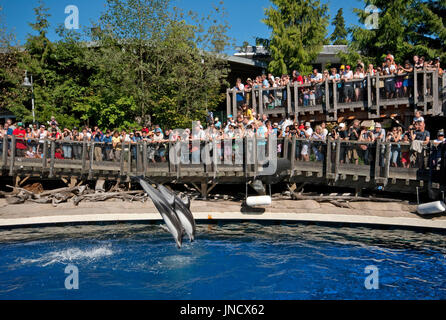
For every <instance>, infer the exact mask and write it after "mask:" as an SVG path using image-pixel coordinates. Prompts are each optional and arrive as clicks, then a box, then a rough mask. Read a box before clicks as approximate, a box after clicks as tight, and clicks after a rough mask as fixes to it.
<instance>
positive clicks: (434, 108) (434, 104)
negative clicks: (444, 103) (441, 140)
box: [432, 70, 441, 116]
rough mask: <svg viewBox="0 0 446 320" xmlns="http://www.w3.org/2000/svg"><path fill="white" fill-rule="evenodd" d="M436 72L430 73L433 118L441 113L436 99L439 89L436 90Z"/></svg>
mask: <svg viewBox="0 0 446 320" xmlns="http://www.w3.org/2000/svg"><path fill="white" fill-rule="evenodd" d="M438 77H439V75H438V71H437V70H435V71H434V72H433V73H432V90H433V91H432V115H433V116H437V115H439V114H440V112H441V105H440V101H439V99H438V92H439V88H438Z"/></svg>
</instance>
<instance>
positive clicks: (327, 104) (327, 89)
mask: <svg viewBox="0 0 446 320" xmlns="http://www.w3.org/2000/svg"><path fill="white" fill-rule="evenodd" d="M328 110H330V86H329V84H328V79H325V111H327V112H328Z"/></svg>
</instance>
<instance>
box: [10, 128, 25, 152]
mask: <svg viewBox="0 0 446 320" xmlns="http://www.w3.org/2000/svg"><path fill="white" fill-rule="evenodd" d="M12 134H13V135H14V136H16V137H17V138H16V145H15V148H16V155H17V157H24V156H25V152H26V150H27V149H28V148H27V146H26V142H25V140H24V138H25V136H26V130H25V129H24V128H23V123H22V122H18V123H17V128H15V129H14V130H13V131H12Z"/></svg>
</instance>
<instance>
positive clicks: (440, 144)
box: [432, 129, 446, 170]
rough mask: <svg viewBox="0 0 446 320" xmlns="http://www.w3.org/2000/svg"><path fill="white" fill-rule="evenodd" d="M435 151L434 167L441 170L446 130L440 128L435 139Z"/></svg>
mask: <svg viewBox="0 0 446 320" xmlns="http://www.w3.org/2000/svg"><path fill="white" fill-rule="evenodd" d="M433 146H434V147H433V152H432V160H433V165H434V169H437V170H439V169H440V167H441V161H444V160H442V150H443V148H445V146H446V140H445V138H444V130H443V129H440V130H438V133H437V139H435V140H434V141H433Z"/></svg>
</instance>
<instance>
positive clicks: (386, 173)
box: [384, 142, 392, 179]
mask: <svg viewBox="0 0 446 320" xmlns="http://www.w3.org/2000/svg"><path fill="white" fill-rule="evenodd" d="M391 147H392V144H391V143H390V142H388V143H386V164H385V167H384V178H386V179H388V178H389V171H390V160H391V159H390V151H391Z"/></svg>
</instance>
